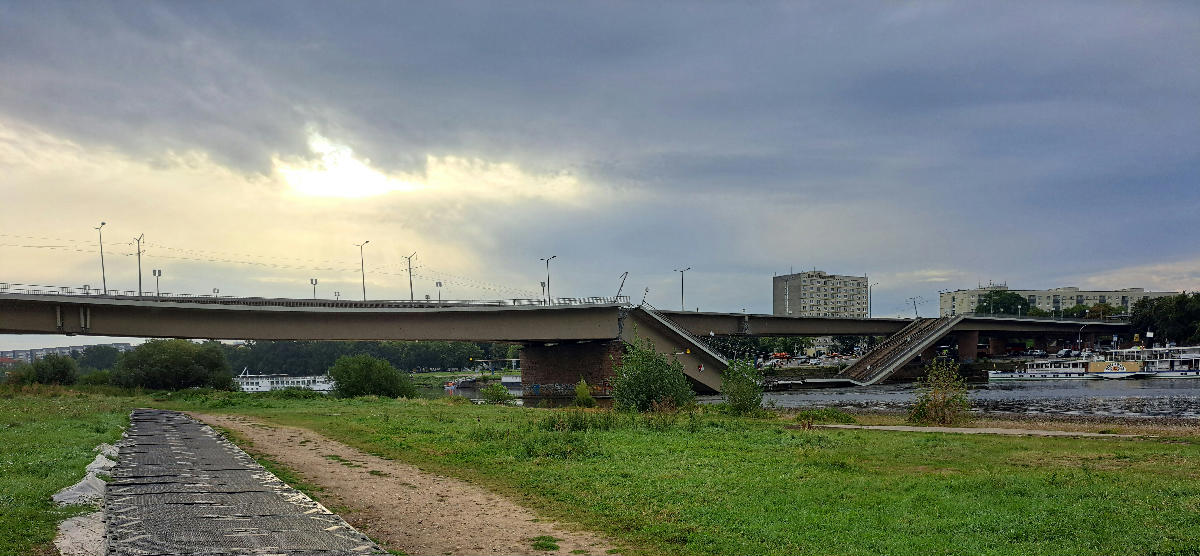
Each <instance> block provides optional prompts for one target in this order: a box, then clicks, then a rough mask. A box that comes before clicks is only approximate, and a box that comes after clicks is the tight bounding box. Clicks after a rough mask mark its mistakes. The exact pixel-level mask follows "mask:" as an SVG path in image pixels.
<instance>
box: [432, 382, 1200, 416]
mask: <svg viewBox="0 0 1200 556" xmlns="http://www.w3.org/2000/svg"><path fill="white" fill-rule="evenodd" d="M967 386H968V389H969V391H968V396H969V397H970V399H971V407H972V409H975V410H977V411H981V412H1006V413H1024V414H1029V415H1090V416H1101V417H1182V418H1200V380H1195V379H1176V380H1171V379H1144V380H1029V381H1004V382H983V383H968V385H967ZM508 391H509V393H511V394H513V395H514V396H520V395H521V388H520V387H509V389H508ZM422 393H423V394H424V395H426V396H430V397H440V396H445V395H449V394H451V393H453V394H456V395H460V396H466V397H468V398H478V397H479V390H478V389H475V388H457V389H455V390H453V391H451V390H444V389H440V388H438V389H433V388H430V389H422ZM916 395H917V387H916V385H915V384H911V383H906V384H883V385H877V386H859V387H851V388H820V389H812V390H793V391H788V392H767V393H766V394H764V395H763V403H764V404H767V405H768V406H772V405H773V406H774V407H778V408H806V407H840V408H847V409H866V410H883V411H901V410H904V409H907V407H908V406H909V404H911V403H912V401H913V399H914V398H915V397H916ZM699 401H700V402H701V403H717V402H720V401H721V397H720V396H700V397H699Z"/></svg>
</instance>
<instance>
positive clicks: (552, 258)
mask: <svg viewBox="0 0 1200 556" xmlns="http://www.w3.org/2000/svg"><path fill="white" fill-rule="evenodd" d="M556 258H558V255H550V256H549V257H548V258H545V259H538V260H539V261H546V305H553V303H551V302H550V300H551V299H553V298H552V297H550V261H552V260H554V259H556Z"/></svg>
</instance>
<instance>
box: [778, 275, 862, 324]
mask: <svg viewBox="0 0 1200 556" xmlns="http://www.w3.org/2000/svg"><path fill="white" fill-rule="evenodd" d="M771 286H772V288H771V290H772V293H771V314H774V315H781V316H793V317H857V318H864V317H867V316H869V311H870V307H869V303H870V299H869V293H870V292H869V291H868V286H867V277H866V276H844V275H840V274H827V273H825V272H822V271H820V270H810V271H808V272H798V273H795V274H785V275H783V276H776V277H775V278H774V279H772V281H771Z"/></svg>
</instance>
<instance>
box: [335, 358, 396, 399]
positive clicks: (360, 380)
mask: <svg viewBox="0 0 1200 556" xmlns="http://www.w3.org/2000/svg"><path fill="white" fill-rule="evenodd" d="M329 377H330V378H332V379H333V382H334V390H333V392H334V394H336V395H337V396H339V397H342V398H353V397H355V396H370V395H374V396H386V397H388V398H415V397H417V387H416V386H414V385H413V382H412V379H411V378H409V377H408V376H407V375H404V374H401V373H400V371H397V370H396V368H395V367H393V366H392V365H391V363H388V362H387V361H386V360H384V359H379V358H378V357H371V356H370V355H366V354H360V355H343V356H341V357H339V358H338V360H337V361H334V362H333V366H332V367H330V368H329Z"/></svg>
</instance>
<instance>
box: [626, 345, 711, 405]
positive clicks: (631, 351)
mask: <svg viewBox="0 0 1200 556" xmlns="http://www.w3.org/2000/svg"><path fill="white" fill-rule="evenodd" d="M695 399H696V394H695V393H694V392H692V387H691V385H690V384H688V381H687V377H686V376H684V374H683V364H681V363H680V362H679V360H678V359H670V360H668V359H667V356H666V355H663V354H661V353H658V352H657V351H655V350H654V344H653V343H651V342H650V340H649V339H647V338H642V339H638V340H635V341H633V342H631V343H628V344H626V345H625V353H624V354H622V356H621V361H620V363H618V364H617V368H616V372H615V376H614V377H613V403H614V405H616V406H617V408H619V409H629V410H634V411H649V410H650V409H651V407H664V406H667V407H683V406H686V405H689V404H691V403H693V402H694V401H695Z"/></svg>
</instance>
